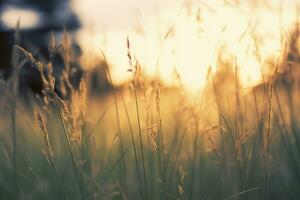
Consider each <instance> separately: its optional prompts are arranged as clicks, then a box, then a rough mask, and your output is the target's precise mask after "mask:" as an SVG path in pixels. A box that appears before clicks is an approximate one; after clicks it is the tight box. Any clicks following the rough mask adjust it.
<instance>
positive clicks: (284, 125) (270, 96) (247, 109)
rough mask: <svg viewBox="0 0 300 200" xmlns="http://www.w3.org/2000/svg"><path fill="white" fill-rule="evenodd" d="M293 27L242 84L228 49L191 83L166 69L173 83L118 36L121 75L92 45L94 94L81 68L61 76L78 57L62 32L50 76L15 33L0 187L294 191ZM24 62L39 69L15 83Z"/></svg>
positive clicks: (106, 191)
mask: <svg viewBox="0 0 300 200" xmlns="http://www.w3.org/2000/svg"><path fill="white" fill-rule="evenodd" d="M298 28H299V27H298V25H297V27H295V29H293V30H292V31H291V32H290V33H289V34H288V36H286V37H287V39H286V40H285V45H284V49H283V50H282V51H281V52H280V53H278V56H277V54H276V56H274V58H272V59H270V60H268V62H266V63H261V65H267V67H268V69H269V70H268V73H267V75H266V74H263V73H262V74H261V76H262V80H261V82H260V83H258V84H256V85H254V86H253V87H251V88H247V89H245V88H244V87H243V84H242V82H243V77H241V76H240V74H239V73H238V66H237V64H236V60H235V58H234V57H229V58H228V57H225V58H224V57H222V54H223V52H222V49H218V50H217V52H216V54H217V60H216V70H215V71H214V70H212V69H211V68H208V69H207V72H206V74H205V76H204V77H206V79H205V86H204V87H203V89H202V90H199V91H198V92H197V93H193V94H191V93H190V91H188V90H186V89H185V86H184V83H183V82H182V79H181V76H180V73H176V71H174V74H173V76H174V80H175V83H174V84H173V85H172V86H166V85H165V84H164V83H163V82H162V81H161V80H160V79H159V78H158V77H149V76H148V75H147V74H146V73H144V69H143V65H142V64H141V63H142V61H141V62H140V61H139V60H138V59H137V58H136V57H135V55H134V54H133V52H132V50H131V43H134V41H131V40H130V39H128V38H127V41H125V42H124V43H126V48H127V49H125V51H124V54H125V55H127V59H128V69H124V71H126V70H127V72H126V73H127V74H129V75H130V79H129V80H128V81H127V82H126V83H124V84H122V86H119V85H116V84H115V83H114V79H113V78H112V74H111V70H112V68H111V65H110V61H109V60H108V59H107V58H106V56H105V55H106V54H105V51H102V50H101V49H99V50H97V51H98V54H99V60H101V61H99V62H100V63H101V68H102V70H103V72H104V76H105V77H106V79H107V81H108V85H109V87H108V88H109V89H106V91H105V92H104V93H101V94H98V93H100V91H97V90H96V91H95V88H94V86H93V84H91V78H90V76H91V74H85V75H84V76H83V78H82V79H81V80H80V82H79V84H78V87H75V86H73V85H72V84H71V81H70V79H71V75H70V74H71V63H73V62H79V61H78V60H77V59H76V61H74V60H72V59H73V58H74V56H72V47H71V46H70V45H69V43H68V42H65V41H64V40H63V41H59V42H54V41H55V40H53V39H52V40H51V41H50V42H49V52H55V53H58V54H61V55H62V57H63V58H64V62H65V65H66V66H67V67H66V69H64V73H63V75H62V77H61V79H60V80H57V78H55V76H54V74H53V73H54V70H53V69H54V68H55V66H53V63H52V62H49V63H44V62H42V61H40V60H39V59H38V58H37V57H36V56H35V54H34V53H33V52H30V51H28V50H27V49H26V48H25V47H22V46H19V45H15V46H14V48H13V59H12V68H13V72H12V75H11V76H10V77H9V79H8V80H2V79H1V80H0V92H1V94H2V95H1V97H0V199H12V200H13V199H20V200H23V199H24V200H25V199H26V200H27V199H45V200H46V199H49V200H50V199H82V200H88V199H126V200H127V199H128V200H131V199H132V200H134V199H145V200H154V199H178V200H179V199H191V200H192V199H195V200H196V199H208V200H211V199H223V200H231V199H234V200H246V199H247V200H255V199H265V200H267V199H268V200H275V199H299V197H300V135H299V133H300V126H299V114H300V113H299V102H300V101H299V83H300V73H299V69H298V68H299V67H300V64H299V60H300V52H299V49H298V46H299V45H298V44H299V43H298V40H299V30H298ZM258 45H259V44H258ZM100 58H101V59H100ZM25 64H30V65H31V66H32V67H33V68H35V69H36V70H37V71H38V72H39V75H40V77H41V81H42V85H43V91H42V92H41V93H40V94H35V93H30V92H28V93H26V94H23V93H21V92H20V87H21V86H20V84H19V75H20V71H21V69H22V67H24V66H25ZM202 76H203V75H202ZM57 82H59V84H58V83H57Z"/></svg>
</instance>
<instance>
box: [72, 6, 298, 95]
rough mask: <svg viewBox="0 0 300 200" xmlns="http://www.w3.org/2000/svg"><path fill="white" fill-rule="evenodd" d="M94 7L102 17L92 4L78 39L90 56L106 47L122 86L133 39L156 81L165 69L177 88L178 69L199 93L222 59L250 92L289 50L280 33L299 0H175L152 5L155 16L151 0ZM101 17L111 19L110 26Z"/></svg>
mask: <svg viewBox="0 0 300 200" xmlns="http://www.w3.org/2000/svg"><path fill="white" fill-rule="evenodd" d="M90 2H91V5H93V6H95V5H99V9H100V10H102V11H103V12H98V13H97V12H96V11H97V8H95V10H96V11H95V12H94V11H93V9H92V7H93V6H91V7H90V8H89V9H91V12H90V13H92V14H90V15H89V14H88V13H87V12H85V13H83V14H82V15H81V17H82V18H83V20H84V21H85V22H86V24H85V25H86V27H85V29H84V30H83V31H81V32H80V33H79V35H78V38H79V40H80V42H81V43H82V44H83V46H84V48H85V49H86V51H91V52H93V51H95V50H96V53H99V48H102V49H103V50H104V51H105V52H106V54H107V57H108V59H109V61H110V62H111V64H112V66H113V77H114V80H115V82H116V83H118V84H121V83H122V82H124V81H125V80H127V79H128V78H129V77H130V75H129V74H128V73H127V72H126V69H127V67H128V61H127V57H126V38H127V36H128V37H129V39H130V40H131V45H132V51H133V52H132V53H133V55H135V56H136V58H137V59H138V60H139V62H140V63H141V64H142V68H143V70H144V71H145V72H146V74H148V75H149V76H150V77H152V76H155V74H156V72H157V71H158V72H159V76H160V77H161V79H162V80H163V81H164V82H165V83H166V84H168V85H172V84H173V83H174V71H176V72H178V74H179V75H180V78H181V80H182V83H183V85H184V86H185V87H186V88H187V89H188V90H190V91H192V92H195V91H198V90H199V89H201V88H203V87H204V86H205V83H206V77H207V72H208V69H209V68H211V69H212V72H214V71H216V70H217V68H218V66H217V65H216V63H217V62H216V61H217V60H216V59H217V58H218V57H219V58H220V57H222V58H225V59H230V60H231V62H233V63H234V65H233V66H235V67H236V70H237V71H238V73H239V76H240V80H241V83H242V84H243V86H244V87H251V86H253V85H255V84H257V83H258V82H259V81H261V77H262V75H261V73H262V72H265V71H267V69H266V66H265V64H264V63H265V62H266V61H267V60H268V59H270V58H272V56H273V55H274V53H275V52H278V51H282V50H283V43H284V41H282V39H281V38H282V37H281V36H282V35H284V34H286V33H287V32H288V31H289V30H290V29H291V27H292V25H293V23H294V22H295V20H296V14H295V13H296V9H294V8H295V2H293V1H289V2H288V1H284V2H283V1H269V2H267V1H266V2H265V3H259V2H252V1H251V2H250V1H249V2H244V1H243V2H240V3H230V2H229V1H228V2H227V1H221V0H215V1H209V2H206V1H198V2H194V1H186V2H185V3H182V1H172V2H171V1H168V3H169V4H168V3H166V2H165V3H161V4H160V3H159V2H156V3H153V7H154V8H155V9H153V10H152V11H151V10H149V4H150V3H149V1H147V6H143V5H142V3H141V2H139V1H134V0H130V1H129V0H128V4H121V5H119V6H115V3H116V2H115V3H114V1H112V2H111V3H107V1H103V2H102V3H101V1H100V2H98V1H97V2H98V3H96V1H93V0H90ZM104 2H106V3H104ZM143 2H146V1H143ZM82 4H84V5H82ZM80 5H82V6H84V9H83V10H89V9H88V8H87V6H88V5H89V3H88V1H78V2H77V3H75V9H77V10H79V13H80ZM126 5H128V6H126ZM168 5H169V6H168ZM105 6H107V7H110V6H113V7H114V9H116V12H114V13H106V11H105ZM114 9H107V10H114ZM100 10H99V11H100ZM102 18H103V20H107V19H108V18H109V19H110V20H108V21H109V23H110V25H108V24H105V23H104V22H103V20H102ZM99 21H100V22H103V23H102V24H101V23H97V22H99ZM92 24H93V25H92ZM284 38H286V37H284ZM88 49H89V50H88ZM90 55H91V54H89V56H90Z"/></svg>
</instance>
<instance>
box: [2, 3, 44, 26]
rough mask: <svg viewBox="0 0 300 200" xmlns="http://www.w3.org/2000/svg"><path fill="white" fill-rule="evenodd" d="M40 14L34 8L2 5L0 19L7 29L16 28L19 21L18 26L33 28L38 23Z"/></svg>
mask: <svg viewBox="0 0 300 200" xmlns="http://www.w3.org/2000/svg"><path fill="white" fill-rule="evenodd" d="M40 17H41V16H40V14H39V13H38V12H37V11H36V10H34V9H27V8H18V7H13V6H9V7H4V9H3V11H2V14H1V21H2V23H3V24H4V26H5V27H6V28H8V29H14V28H16V24H17V22H18V21H20V28H22V29H28V28H34V27H35V26H37V25H38V24H39V23H40Z"/></svg>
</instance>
